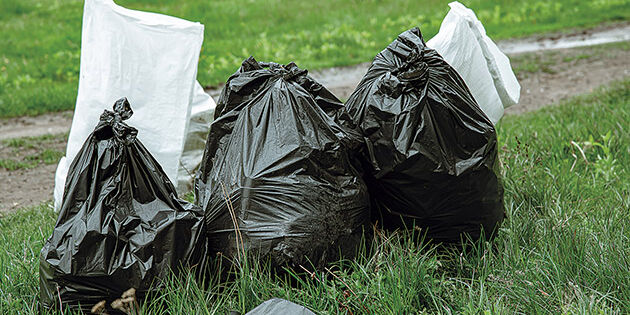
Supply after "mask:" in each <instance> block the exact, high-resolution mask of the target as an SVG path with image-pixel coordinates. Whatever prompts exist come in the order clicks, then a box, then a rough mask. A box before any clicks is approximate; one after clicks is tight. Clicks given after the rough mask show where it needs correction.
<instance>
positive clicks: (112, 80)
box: [54, 0, 216, 209]
mask: <svg viewBox="0 0 630 315" xmlns="http://www.w3.org/2000/svg"><path fill="white" fill-rule="evenodd" d="M203 30H204V26H203V25H202V24H200V23H196V22H190V21H186V20H183V19H179V18H175V17H171V16H167V15H162V14H156V13H149V12H141V11H135V10H129V9H126V8H123V7H121V6H118V5H116V4H115V3H114V2H113V1H112V0H86V1H85V6H84V11H83V30H82V35H81V69H80V78H79V91H78V94H77V102H76V107H75V110H74V118H73V121H72V127H71V129H70V135H69V137H68V145H67V148H66V156H65V157H63V158H62V159H61V160H60V161H59V165H58V166H57V171H56V174H55V190H54V199H55V209H58V207H59V206H60V205H61V200H62V198H63V192H64V186H65V181H66V175H67V173H68V168H69V166H70V164H71V163H72V160H73V159H74V157H75V156H76V154H77V153H78V151H79V150H80V149H81V147H82V145H83V142H84V141H85V139H86V138H87V136H88V135H89V134H90V132H92V130H93V129H94V127H95V126H96V124H97V123H98V121H99V117H100V115H101V113H102V112H103V110H104V109H109V110H111V108H112V105H113V104H114V102H115V101H116V100H117V99H119V98H121V97H123V96H125V97H127V99H128V100H129V102H130V103H131V107H132V109H133V111H134V115H133V116H132V117H131V118H130V119H129V120H128V121H127V122H128V124H129V125H131V126H133V127H135V128H137V129H138V138H139V139H140V141H142V143H143V144H144V145H145V146H146V147H147V149H148V150H149V151H150V152H151V154H152V155H153V156H154V157H155V158H156V159H157V161H158V162H159V163H160V165H161V166H162V168H163V169H164V171H165V172H166V174H167V175H168V177H169V179H170V180H171V182H172V183H173V184H174V185H175V186H176V187H178V192H184V191H186V190H187V189H189V188H190V187H191V183H192V177H191V176H190V174H194V171H195V169H196V167H197V166H198V164H199V163H200V161H201V156H202V155H203V150H204V147H205V146H204V144H203V143H200V140H199V139H200V137H201V138H203V139H204V141H203V142H205V135H207V132H208V128H209V123H210V121H211V120H212V116H213V110H214V107H215V106H216V105H215V103H214V100H212V98H211V97H210V96H209V95H207V94H206V93H204V91H203V88H202V87H201V86H200V85H199V83H198V82H197V80H196V77H197V63H198V61H199V52H200V50H201V45H202V42H203Z"/></svg>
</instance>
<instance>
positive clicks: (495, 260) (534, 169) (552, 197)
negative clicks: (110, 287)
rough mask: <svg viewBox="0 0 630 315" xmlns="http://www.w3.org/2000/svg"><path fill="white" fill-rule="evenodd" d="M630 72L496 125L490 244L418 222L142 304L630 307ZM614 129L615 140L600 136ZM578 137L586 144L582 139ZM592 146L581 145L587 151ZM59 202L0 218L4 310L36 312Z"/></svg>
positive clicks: (352, 308) (365, 310)
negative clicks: (316, 259)
mask: <svg viewBox="0 0 630 315" xmlns="http://www.w3.org/2000/svg"><path fill="white" fill-rule="evenodd" d="M628 104H630V81H625V82H620V83H616V84H613V85H612V86H610V87H607V88H605V89H602V90H600V91H598V92H596V93H594V94H592V95H588V96H583V97H579V98H576V99H573V100H571V101H568V102H566V103H564V104H562V105H558V106H554V107H548V108H544V109H542V110H540V111H536V112H532V113H528V114H524V115H520V116H508V117H505V119H504V120H503V121H502V122H501V124H500V126H499V127H498V134H499V141H500V144H501V146H502V148H501V151H500V155H501V159H502V162H503V173H504V185H505V202H506V208H507V212H508V219H507V220H506V221H505V222H504V224H503V225H502V227H501V229H500V231H499V233H498V235H497V237H496V239H495V240H494V241H492V242H478V243H474V244H468V245H467V246H466V248H465V249H464V250H455V249H450V250H437V249H436V248H434V247H433V246H432V245H431V244H430V243H429V244H427V243H422V242H420V241H418V242H414V241H412V239H411V238H410V236H409V235H408V233H406V232H398V233H376V237H375V238H374V239H373V240H369V241H371V242H373V246H372V248H371V250H370V251H368V252H366V253H365V254H364V255H361V256H360V257H359V258H358V259H356V260H353V261H342V262H337V263H334V264H331V265H330V266H329V267H328V269H327V270H323V271H313V270H310V268H307V269H309V272H306V271H304V270H288V272H287V274H286V275H285V276H282V277H277V276H274V275H273V274H272V273H271V272H270V271H269V269H268V265H266V264H265V263H255V262H250V263H249V264H246V265H245V266H244V268H242V269H240V270H237V271H235V272H234V274H233V277H232V280H230V281H227V282H221V283H220V282H219V281H218V279H217V277H216V273H213V272H212V271H213V270H214V268H215V267H216V266H214V267H211V268H210V271H211V273H210V276H209V277H208V279H207V280H206V284H209V288H208V289H204V285H203V284H201V283H199V282H197V281H195V280H194V279H193V278H192V277H191V276H187V277H184V278H179V279H178V278H173V279H170V280H169V281H168V283H167V286H166V288H165V289H164V290H162V291H161V293H160V294H159V295H158V296H157V297H155V298H154V299H153V300H151V302H149V303H145V304H144V305H143V313H147V314H148V313H152V314H169V313H171V314H209V313H219V314H225V313H226V312H227V311H228V310H230V309H235V310H238V311H241V312H246V311H248V310H250V309H252V308H253V307H254V306H256V305H257V304H259V303H261V302H262V301H264V300H266V299H268V298H271V297H282V298H286V299H289V300H291V301H294V302H297V303H300V304H303V305H306V306H308V307H309V308H311V309H312V310H315V311H317V312H318V313H320V314H335V313H346V314H405V313H431V314H433V313H464V314H480V313H484V314H494V313H501V314H503V313H524V314H541V313H542V314H559V313H573V314H614V313H618V314H621V313H628V312H630V277H629V276H628V275H630V173H629V172H628V168H627V165H629V164H630V147H629V146H628V144H629V143H630V129H629V128H628V126H627V123H626V122H628V121H630V106H628ZM602 135H603V137H602ZM578 147H579V149H578ZM580 151H582V152H583V154H582V153H581V152H580ZM54 218H55V215H54V214H53V212H52V210H51V209H50V207H49V206H48V205H42V206H39V207H35V208H30V209H23V210H20V211H18V212H17V213H15V214H12V215H9V216H6V217H3V218H0V244H2V247H1V250H0V275H1V277H2V281H0V313H3V314H4V313H18V312H23V313H35V310H36V309H37V307H38V296H37V293H38V273H37V272H38V271H37V270H38V269H37V268H38V259H37V257H38V253H39V250H40V248H41V247H42V244H43V242H44V239H45V238H46V237H48V235H50V232H51V229H52V228H53V225H54V221H55V219H54Z"/></svg>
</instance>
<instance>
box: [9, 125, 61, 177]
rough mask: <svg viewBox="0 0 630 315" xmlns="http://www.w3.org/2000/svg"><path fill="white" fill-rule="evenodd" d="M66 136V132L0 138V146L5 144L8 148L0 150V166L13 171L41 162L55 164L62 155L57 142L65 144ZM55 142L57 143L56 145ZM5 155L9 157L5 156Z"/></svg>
mask: <svg viewBox="0 0 630 315" xmlns="http://www.w3.org/2000/svg"><path fill="white" fill-rule="evenodd" d="M67 138H68V134H67V133H66V134H56V135H52V134H47V135H42V136H38V137H24V138H12V139H7V140H2V142H1V144H2V145H1V146H0V148H2V146H6V147H7V148H9V149H8V150H4V152H2V153H3V154H2V156H3V157H2V158H0V168H4V169H6V170H9V171H15V170H19V169H29V168H34V167H36V166H38V165H39V164H41V163H43V164H55V163H57V162H59V159H61V157H62V156H63V155H64V153H63V152H62V150H59V149H60V148H59V147H60V145H59V144H61V145H63V146H65V141H66V139H67ZM55 144H57V146H56V147H55ZM6 155H9V156H10V157H9V158H6V157H5V156H6Z"/></svg>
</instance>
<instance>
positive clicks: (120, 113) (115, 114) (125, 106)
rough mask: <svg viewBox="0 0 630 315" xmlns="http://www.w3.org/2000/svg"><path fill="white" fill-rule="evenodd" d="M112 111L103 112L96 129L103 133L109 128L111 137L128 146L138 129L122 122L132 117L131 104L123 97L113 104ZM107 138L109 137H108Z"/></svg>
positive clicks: (105, 135) (105, 136)
mask: <svg viewBox="0 0 630 315" xmlns="http://www.w3.org/2000/svg"><path fill="white" fill-rule="evenodd" d="M113 110H114V111H109V110H104V111H103V114H101V118H100V122H99V125H98V126H97V127H96V129H97V130H99V131H103V130H105V129H106V128H105V127H111V131H112V133H113V136H114V137H116V139H118V140H120V141H121V142H122V143H124V144H125V145H128V144H130V143H132V142H133V141H134V140H136V136H137V135H138V129H136V128H134V127H131V126H129V125H127V124H126V123H125V122H123V120H127V119H129V118H130V117H131V115H133V110H131V104H129V101H128V100H127V98H126V97H123V98H120V99H119V100H117V101H116V102H115V103H114V106H113ZM109 137H111V135H109ZM101 138H103V139H105V138H108V135H107V134H104V137H101Z"/></svg>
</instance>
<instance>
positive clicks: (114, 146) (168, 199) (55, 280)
mask: <svg viewBox="0 0 630 315" xmlns="http://www.w3.org/2000/svg"><path fill="white" fill-rule="evenodd" d="M131 115H132V111H131V108H130V105H129V103H128V102H127V99H126V98H123V99H120V100H118V101H117V102H116V103H115V105H114V111H113V112H112V111H108V110H105V111H104V112H103V114H102V115H101V117H100V121H99V123H98V125H97V126H96V128H95V129H94V131H93V132H92V133H91V134H90V135H89V136H88V138H87V140H86V141H85V143H84V144H83V147H82V148H81V150H80V151H79V152H78V154H77V155H76V157H75V159H74V161H73V162H72V164H71V165H70V172H69V173H68V179H67V181H66V185H65V193H64V198H63V202H62V204H61V210H60V212H59V218H58V219H57V223H56V225H55V229H54V230H53V233H52V236H51V237H50V238H49V239H48V240H47V242H46V243H45V245H44V247H43V248H42V251H41V254H40V285H41V292H40V295H41V301H42V305H43V306H44V307H45V308H51V307H59V306H60V305H59V304H60V303H59V302H60V300H61V302H62V303H63V304H64V305H63V309H68V307H70V308H73V309H78V308H79V304H80V305H81V309H83V310H84V311H85V310H88V311H89V310H90V307H92V306H93V305H94V304H96V303H97V302H99V301H101V300H106V301H108V304H109V302H111V300H112V299H116V298H118V297H120V295H121V294H122V293H123V292H124V291H125V290H127V289H129V288H135V289H136V295H137V296H138V298H140V299H141V298H142V297H143V296H144V295H145V294H146V293H147V292H148V290H149V289H150V286H151V284H153V285H154V286H152V287H151V288H152V289H157V288H159V287H160V285H159V281H160V280H161V279H163V278H164V277H166V276H168V274H169V272H170V270H173V271H175V272H177V271H178V267H180V266H182V265H194V264H197V263H200V262H201V261H202V259H203V257H204V256H205V254H206V253H205V251H206V238H205V225H204V219H203V218H204V217H203V211H202V210H201V209H200V208H199V207H197V206H195V205H193V204H190V203H187V202H185V201H183V200H179V199H177V194H176V192H175V187H174V186H173V184H172V183H171V182H170V180H169V179H168V176H167V175H166V173H165V172H164V171H163V170H162V167H161V166H160V165H159V164H158V162H157V161H156V160H155V159H154V158H153V156H152V155H151V154H150V153H149V151H147V149H146V148H145V147H144V146H143V145H142V143H141V142H140V141H139V140H138V139H137V138H136V136H137V133H138V131H137V130H136V129H135V128H132V127H130V126H128V125H127V124H126V123H124V122H123V120H126V119H128V118H129V117H131Z"/></svg>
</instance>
